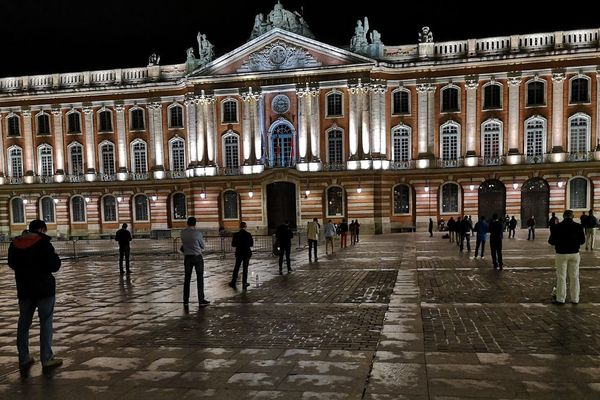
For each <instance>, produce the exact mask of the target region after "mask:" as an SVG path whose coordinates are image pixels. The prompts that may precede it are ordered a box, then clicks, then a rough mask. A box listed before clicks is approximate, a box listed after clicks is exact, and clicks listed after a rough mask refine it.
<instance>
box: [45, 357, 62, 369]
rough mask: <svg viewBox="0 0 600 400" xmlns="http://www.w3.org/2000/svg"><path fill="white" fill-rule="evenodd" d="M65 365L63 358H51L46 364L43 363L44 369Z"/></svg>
mask: <svg viewBox="0 0 600 400" xmlns="http://www.w3.org/2000/svg"><path fill="white" fill-rule="evenodd" d="M62 363H63V360H62V358H51V359H49V360H48V361H46V362H45V363H42V368H54V367H60V366H61V365H62Z"/></svg>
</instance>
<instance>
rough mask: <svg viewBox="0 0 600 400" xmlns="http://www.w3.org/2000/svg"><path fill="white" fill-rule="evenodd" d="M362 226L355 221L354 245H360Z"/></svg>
mask: <svg viewBox="0 0 600 400" xmlns="http://www.w3.org/2000/svg"><path fill="white" fill-rule="evenodd" d="M359 236H360V224H359V223H358V220H357V219H356V220H354V243H358V242H359V239H360V237H359Z"/></svg>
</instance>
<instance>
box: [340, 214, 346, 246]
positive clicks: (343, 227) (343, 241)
mask: <svg viewBox="0 0 600 400" xmlns="http://www.w3.org/2000/svg"><path fill="white" fill-rule="evenodd" d="M347 242H348V220H347V219H346V218H344V219H343V220H342V223H341V224H340V248H344V247H346V245H347V244H348V243H347Z"/></svg>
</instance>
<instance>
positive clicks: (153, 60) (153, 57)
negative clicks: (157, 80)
mask: <svg viewBox="0 0 600 400" xmlns="http://www.w3.org/2000/svg"><path fill="white" fill-rule="evenodd" d="M158 64H160V56H159V55H158V54H156V53H152V54H150V57H148V66H149V67H154V66H155V65H158Z"/></svg>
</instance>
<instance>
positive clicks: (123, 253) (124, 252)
mask: <svg viewBox="0 0 600 400" xmlns="http://www.w3.org/2000/svg"><path fill="white" fill-rule="evenodd" d="M130 252H131V250H130V249H119V270H120V271H121V272H123V258H125V268H127V271H129V253H130Z"/></svg>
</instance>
